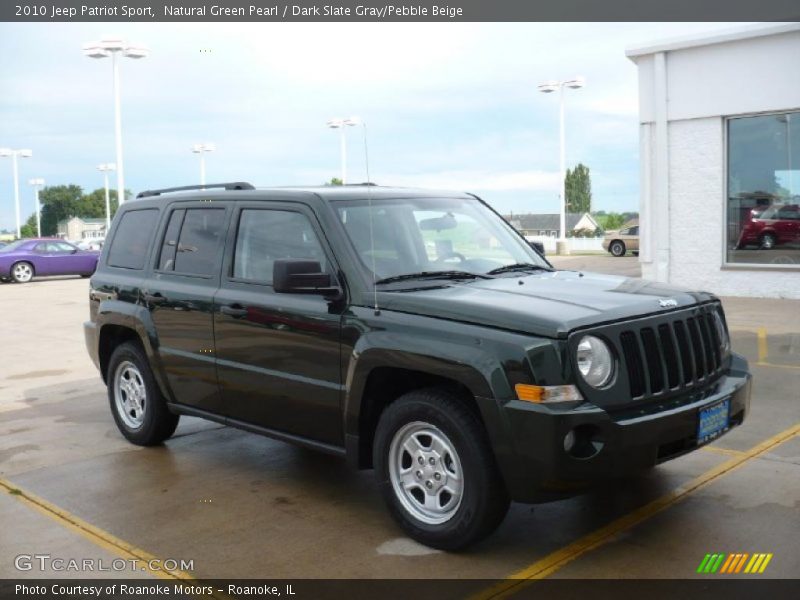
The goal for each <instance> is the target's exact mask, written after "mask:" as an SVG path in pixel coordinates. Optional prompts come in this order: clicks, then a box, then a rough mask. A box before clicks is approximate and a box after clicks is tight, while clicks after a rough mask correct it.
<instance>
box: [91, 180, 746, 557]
mask: <svg viewBox="0 0 800 600" xmlns="http://www.w3.org/2000/svg"><path fill="white" fill-rule="evenodd" d="M178 189H179V188H175V189H172V190H161V191H152V192H144V193H142V194H139V197H138V198H137V199H136V200H133V201H131V202H128V203H126V204H124V205H123V206H122V207H121V208H120V210H119V212H118V214H117V215H116V217H115V218H114V223H113V225H112V228H111V232H110V235H109V236H108V240H109V243H107V244H106V245H105V247H104V248H103V253H102V256H101V259H100V262H99V265H98V268H97V271H96V273H95V274H94V276H93V277H92V279H91V292H90V297H91V301H90V307H91V320H90V321H89V322H87V323H86V326H85V330H86V344H87V346H88V349H89V353H90V354H91V356H92V358H93V360H94V362H95V363H96V364H97V366H98V367H99V369H100V372H101V373H102V376H103V378H104V380H105V382H106V383H107V385H108V396H109V401H110V404H111V410H112V412H113V415H114V419H115V420H116V423H117V425H118V426H119V429H120V431H121V432H122V433H123V435H125V437H127V438H128V439H129V440H130V441H131V442H133V443H135V444H141V445H151V444H158V443H160V442H162V441H163V440H165V439H167V438H168V437H169V436H170V435H171V434H172V433H173V431H174V430H175V427H176V425H177V422H178V418H179V415H181V414H185V415H193V416H199V417H204V418H207V419H211V420H214V421H219V422H221V423H225V424H228V425H232V426H235V427H241V428H243V429H247V430H249V431H253V432H257V433H262V434H265V435H269V436H272V437H274V438H277V439H280V440H285V441H289V442H294V443H297V444H303V445H305V446H310V447H312V448H317V449H319V450H322V451H325V452H330V453H333V454H338V455H341V456H345V457H346V458H347V460H348V461H349V463H350V464H352V465H353V466H354V467H357V468H374V469H375V472H376V475H377V478H378V482H379V485H380V487H381V489H382V492H383V495H384V496H385V500H386V502H387V504H388V507H389V510H390V511H391V513H392V515H393V516H394V518H395V519H396V520H397V521H398V523H399V524H400V525H401V526H402V527H403V528H404V529H405V530H406V531H407V532H408V534H409V535H411V536H412V537H413V538H415V539H417V540H419V541H421V542H423V543H425V544H428V545H430V546H435V547H438V548H444V549H456V548H459V547H463V546H464V545H466V544H468V543H470V542H474V541H476V540H478V539H480V538H482V537H483V536H486V535H487V534H489V533H490V532H491V531H493V530H494V529H495V527H497V525H498V524H499V523H500V521H501V520H502V519H503V517H504V515H505V513H506V511H507V509H508V504H509V501H510V500H516V501H520V502H536V501H541V500H543V499H548V498H553V497H558V496H563V495H565V494H568V493H575V491H577V490H579V489H583V488H585V487H586V486H587V485H589V484H591V483H592V482H595V481H598V480H602V479H608V478H609V477H612V476H620V475H624V474H626V473H631V472H635V471H637V470H640V469H643V468H646V467H651V466H653V465H655V464H658V463H660V462H662V461H665V460H668V459H671V458H674V457H676V456H679V455H681V454H683V453H686V452H689V451H691V450H693V449H695V448H697V447H699V446H701V445H702V444H705V443H707V442H708V441H710V440H713V439H715V438H717V437H718V436H720V435H722V434H724V433H725V432H726V431H728V430H729V429H730V428H732V427H735V426H736V425H739V424H740V423H741V422H742V420H743V419H744V418H745V415H746V414H747V412H748V407H749V398H750V374H749V373H748V366H747V363H746V361H745V360H744V359H743V358H742V357H740V356H738V355H737V354H734V353H732V352H731V350H730V342H729V338H728V331H727V326H726V323H725V316H724V314H723V311H722V307H721V306H720V303H719V301H718V300H717V299H716V298H715V297H714V296H712V295H710V294H707V293H703V292H688V291H684V290H677V289H673V288H669V287H665V286H663V285H660V284H656V283H652V282H646V281H641V280H637V279H628V278H624V277H614V276H608V275H596V274H590V273H577V272H573V271H559V270H555V269H553V268H552V266H551V265H550V264H549V263H548V262H547V261H546V260H545V259H544V258H543V257H542V256H541V255H540V254H539V253H537V252H536V251H535V250H534V249H532V248H531V247H530V245H528V244H527V243H526V241H525V239H524V238H522V237H521V236H520V235H519V234H518V233H517V232H516V231H514V229H512V228H511V227H510V226H509V225H508V224H507V223H506V222H505V221H504V220H503V219H502V218H501V217H500V216H499V215H498V214H497V213H495V212H494V211H493V210H492V209H491V208H489V207H488V206H487V205H486V204H485V203H484V202H482V201H481V200H480V199H478V198H476V197H475V196H472V195H469V194H453V193H440V192H426V191H419V190H406V189H391V188H381V187H375V186H363V185H362V186H340V187H323V188H307V189H305V188H304V189H296V188H285V189H259V190H257V189H254V188H253V187H252V186H251V185H249V184H242V183H234V184H222V185H219V186H207V187H206V189H202V190H197V189H196V190H194V191H183V192H181V193H175V192H176V190H178Z"/></svg>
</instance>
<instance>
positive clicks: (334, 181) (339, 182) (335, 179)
mask: <svg viewBox="0 0 800 600" xmlns="http://www.w3.org/2000/svg"><path fill="white" fill-rule="evenodd" d="M325 185H344V183H343V182H342V180H341V179H339V178H338V177H331V180H330V181H329V182H327V183H326V184H325Z"/></svg>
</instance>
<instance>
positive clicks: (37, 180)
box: [28, 177, 44, 185]
mask: <svg viewBox="0 0 800 600" xmlns="http://www.w3.org/2000/svg"><path fill="white" fill-rule="evenodd" d="M28 184H29V185H44V179H42V178H41V177H34V178H33V179H29V180H28Z"/></svg>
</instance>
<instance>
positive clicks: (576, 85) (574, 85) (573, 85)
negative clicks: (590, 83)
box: [564, 76, 586, 90]
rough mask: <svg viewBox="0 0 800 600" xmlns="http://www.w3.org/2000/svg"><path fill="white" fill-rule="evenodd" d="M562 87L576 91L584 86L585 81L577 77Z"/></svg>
mask: <svg viewBox="0 0 800 600" xmlns="http://www.w3.org/2000/svg"><path fill="white" fill-rule="evenodd" d="M564 85H566V86H567V87H568V88H570V89H573V90H577V89H580V88H582V87H583V86H585V85H586V79H585V78H584V77H582V76H578V77H576V78H575V79H573V80H571V81H566V82H564Z"/></svg>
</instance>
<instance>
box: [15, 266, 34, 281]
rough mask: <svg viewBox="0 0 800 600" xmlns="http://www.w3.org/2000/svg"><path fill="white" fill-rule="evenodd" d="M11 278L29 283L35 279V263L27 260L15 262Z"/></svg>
mask: <svg viewBox="0 0 800 600" xmlns="http://www.w3.org/2000/svg"><path fill="white" fill-rule="evenodd" d="M11 279H13V280H14V281H15V282H17V283H28V282H29V281H30V280H31V279H33V265H32V264H31V263H29V262H25V261H20V262H18V263H15V264H14V266H12V267H11Z"/></svg>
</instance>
